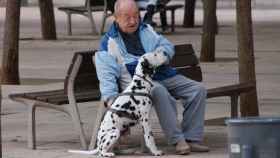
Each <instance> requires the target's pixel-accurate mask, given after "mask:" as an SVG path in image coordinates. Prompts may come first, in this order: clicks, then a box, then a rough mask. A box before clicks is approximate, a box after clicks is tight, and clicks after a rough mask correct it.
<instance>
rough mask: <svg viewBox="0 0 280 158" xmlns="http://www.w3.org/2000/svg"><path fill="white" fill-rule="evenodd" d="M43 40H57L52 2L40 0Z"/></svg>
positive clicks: (50, 0)
mask: <svg viewBox="0 0 280 158" xmlns="http://www.w3.org/2000/svg"><path fill="white" fill-rule="evenodd" d="M39 7H40V13H41V30H42V36H43V39H46V40H56V39H57V38H56V27H55V17H54V10H53V1H52V0H39Z"/></svg>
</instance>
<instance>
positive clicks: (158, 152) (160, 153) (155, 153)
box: [153, 150, 164, 156]
mask: <svg viewBox="0 0 280 158" xmlns="http://www.w3.org/2000/svg"><path fill="white" fill-rule="evenodd" d="M163 154H164V153H163V152H162V151H161V150H157V151H154V152H153V155H154V156H161V155H163Z"/></svg>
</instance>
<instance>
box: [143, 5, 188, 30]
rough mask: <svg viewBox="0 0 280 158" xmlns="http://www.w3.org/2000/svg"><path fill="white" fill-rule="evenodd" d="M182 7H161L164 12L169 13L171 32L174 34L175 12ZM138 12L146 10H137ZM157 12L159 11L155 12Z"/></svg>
mask: <svg viewBox="0 0 280 158" xmlns="http://www.w3.org/2000/svg"><path fill="white" fill-rule="evenodd" d="M183 7H184V5H182V4H166V5H163V8H161V9H163V10H164V11H166V12H168V11H170V16H171V24H170V26H171V32H175V11H176V10H177V9H180V8H183ZM139 9H140V11H145V10H146V9H145V8H139ZM157 12H159V10H158V11H157Z"/></svg>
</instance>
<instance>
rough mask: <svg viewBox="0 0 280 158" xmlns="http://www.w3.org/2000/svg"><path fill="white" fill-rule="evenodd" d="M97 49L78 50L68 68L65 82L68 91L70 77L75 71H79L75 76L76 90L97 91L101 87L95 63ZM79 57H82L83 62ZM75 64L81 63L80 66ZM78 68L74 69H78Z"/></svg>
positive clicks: (65, 88)
mask: <svg viewBox="0 0 280 158" xmlns="http://www.w3.org/2000/svg"><path fill="white" fill-rule="evenodd" d="M95 52H96V51H86V52H76V53H75V54H74V57H73V59H72V63H71V65H70V67H69V69H68V72H67V75H66V78H65V83H64V90H65V92H66V93H67V86H68V84H69V83H68V82H69V77H71V75H73V74H72V73H73V72H75V71H76V72H77V74H76V75H74V76H75V78H74V80H75V81H74V91H75V93H76V92H81V91H89V92H90V91H95V90H98V89H99V81H98V79H97V74H96V70H95V65H94V63H93V57H94V54H95ZM78 58H80V59H81V58H82V59H81V63H80V64H79V63H78V61H79V59H78ZM74 64H79V65H80V66H78V67H77V66H75V65H74ZM76 68H78V69H77V70H73V69H76Z"/></svg>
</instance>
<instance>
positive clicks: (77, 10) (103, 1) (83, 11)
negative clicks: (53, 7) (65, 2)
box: [58, 0, 113, 35]
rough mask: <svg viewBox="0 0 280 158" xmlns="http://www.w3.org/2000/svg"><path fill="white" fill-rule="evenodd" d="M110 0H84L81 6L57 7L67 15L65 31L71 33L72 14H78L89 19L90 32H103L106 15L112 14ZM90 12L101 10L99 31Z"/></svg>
mask: <svg viewBox="0 0 280 158" xmlns="http://www.w3.org/2000/svg"><path fill="white" fill-rule="evenodd" d="M111 3H112V0H109V1H107V0H85V4H84V5H81V6H63V7H58V10H60V11H63V12H65V13H66V15H67V33H68V35H72V18H71V16H72V14H79V15H83V16H85V17H87V18H88V19H89V21H90V24H91V28H92V33H93V34H97V33H100V34H101V33H103V32H104V27H105V23H106V19H107V17H109V16H110V15H112V8H113V6H112V5H113V4H111ZM92 12H103V15H102V24H101V29H100V31H99V30H97V29H96V24H95V22H94V18H93V15H92Z"/></svg>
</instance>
